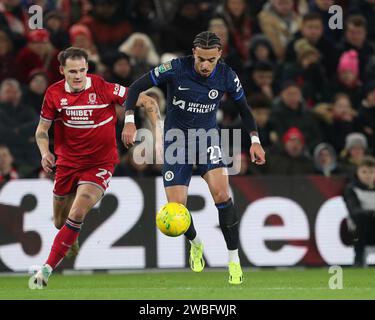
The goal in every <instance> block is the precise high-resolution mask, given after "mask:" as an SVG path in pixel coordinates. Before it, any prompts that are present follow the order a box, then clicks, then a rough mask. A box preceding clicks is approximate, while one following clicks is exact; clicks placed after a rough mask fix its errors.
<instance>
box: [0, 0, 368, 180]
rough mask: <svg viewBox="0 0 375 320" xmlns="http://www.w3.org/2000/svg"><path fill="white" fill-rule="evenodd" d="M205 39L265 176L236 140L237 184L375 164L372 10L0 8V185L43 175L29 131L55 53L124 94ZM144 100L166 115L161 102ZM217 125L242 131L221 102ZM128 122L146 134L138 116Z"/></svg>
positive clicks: (11, 2) (313, 0) (49, 3)
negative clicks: (81, 58)
mask: <svg viewBox="0 0 375 320" xmlns="http://www.w3.org/2000/svg"><path fill="white" fill-rule="evenodd" d="M33 4H36V5H39V6H41V7H42V8H43V27H44V29H39V30H30V29H29V27H28V19H29V14H28V8H29V7H30V6H31V5H33ZM334 4H337V5H340V6H341V7H342V9H343V13H344V22H343V29H342V30H340V29H330V28H329V24H328V21H329V19H330V17H331V16H332V14H330V13H329V12H328V9H329V7H330V6H332V5H334ZM203 30H211V31H213V32H215V33H216V34H217V35H218V36H219V37H220V38H221V41H222V44H223V59H224V60H225V61H226V63H227V64H228V65H230V66H231V67H232V68H233V69H234V70H235V71H236V72H237V74H238V75H239V77H240V79H241V82H242V85H243V87H244V89H245V92H246V94H247V98H248V101H249V103H250V105H251V107H252V110H253V114H254V116H255V118H256V120H257V123H258V127H259V133H260V138H261V141H262V144H263V146H264V148H265V149H266V151H267V164H266V165H265V166H263V167H257V168H255V166H251V165H250V162H249V158H248V148H249V146H250V140H249V138H248V137H247V135H246V134H245V133H244V135H243V137H242V152H241V153H238V154H236V155H234V159H235V165H238V166H239V167H240V175H259V174H273V175H278V174H282V175H293V174H321V175H325V176H331V175H348V174H351V173H352V172H354V170H355V169H354V168H355V166H356V164H358V163H360V162H361V160H362V159H363V157H365V156H366V155H374V150H375V51H374V48H375V0H363V1H349V0H347V1H345V0H342V1H333V0H269V1H264V0H211V1H209V0H207V1H195V0H180V1H178V0H133V1H131V0H129V1H116V0H55V1H54V0H39V1H28V0H2V1H1V2H0V186H1V184H3V183H5V182H6V181H8V180H10V179H16V178H21V177H22V178H35V177H43V176H44V173H43V172H42V170H41V167H40V155H39V152H38V149H37V146H36V143H35V139H34V132H35V129H36V126H37V123H38V121H39V112H40V108H41V105H42V101H43V96H44V93H45V91H46V89H47V87H48V86H49V85H50V84H52V83H54V82H55V81H58V80H60V79H62V76H61V75H60V74H59V71H58V62H57V54H58V52H59V51H60V50H62V49H64V48H67V47H69V46H77V47H81V48H84V49H86V50H87V51H88V53H89V58H90V62H89V72H91V73H96V74H99V75H101V76H103V77H104V78H105V79H106V80H107V81H110V82H116V83H119V84H121V85H124V86H129V85H130V84H131V83H132V82H133V81H134V80H135V79H137V77H139V76H140V75H142V74H143V73H145V72H147V71H149V70H150V69H151V68H152V67H154V66H156V65H158V64H160V63H163V62H166V61H168V60H170V59H172V58H174V57H178V56H182V55H189V54H191V46H192V40H193V38H194V36H195V35H196V34H198V33H199V32H201V31H203ZM148 94H149V95H151V96H152V97H154V98H155V99H156V100H157V101H158V103H159V106H160V109H161V112H162V116H164V115H165V91H163V90H160V89H158V88H153V89H151V90H150V91H149V92H148ZM217 117H218V123H219V124H220V126H221V128H231V129H235V128H241V126H242V124H241V120H240V117H239V113H238V110H237V109H236V106H235V105H234V104H233V102H232V101H231V99H229V98H228V97H225V98H224V100H223V102H222V104H221V106H220V109H219V111H218V114H217ZM120 118H121V116H120ZM136 122H137V126H138V127H147V126H149V124H148V121H147V120H146V118H145V116H144V113H143V112H142V111H141V110H138V114H137V117H136ZM122 123H123V122H122V121H119V124H118V138H120V132H121V129H122ZM243 132H245V131H243ZM119 153H120V158H121V163H120V165H119V166H118V168H117V170H116V172H115V175H129V176H150V175H159V174H160V167H158V166H156V165H147V164H145V165H138V164H136V163H135V162H134V161H133V157H132V156H131V154H132V150H130V151H127V150H125V149H124V148H123V146H122V143H121V141H120V139H119Z"/></svg>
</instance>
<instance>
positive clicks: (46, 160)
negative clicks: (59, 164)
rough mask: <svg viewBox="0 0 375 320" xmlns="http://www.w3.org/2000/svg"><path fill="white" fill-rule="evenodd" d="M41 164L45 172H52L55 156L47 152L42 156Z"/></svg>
mask: <svg viewBox="0 0 375 320" xmlns="http://www.w3.org/2000/svg"><path fill="white" fill-rule="evenodd" d="M41 163H42V167H43V170H44V171H45V172H48V173H49V172H52V171H53V168H54V166H55V156H54V155H53V154H52V153H51V152H47V153H45V154H44V155H43V156H42V161H41Z"/></svg>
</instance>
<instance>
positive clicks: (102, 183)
mask: <svg viewBox="0 0 375 320" xmlns="http://www.w3.org/2000/svg"><path fill="white" fill-rule="evenodd" d="M114 169H115V165H114V164H112V163H107V164H102V165H96V166H93V167H84V168H70V167H65V166H57V167H56V174H55V182H54V185H53V193H54V194H55V195H57V196H65V195H67V194H70V193H74V192H76V191H77V187H78V185H80V184H86V183H88V184H93V185H96V186H97V187H98V188H100V189H101V190H102V191H103V193H104V192H105V191H106V190H107V188H108V185H109V181H110V179H111V178H112V174H113V171H114Z"/></svg>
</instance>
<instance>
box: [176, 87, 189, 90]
mask: <svg viewBox="0 0 375 320" xmlns="http://www.w3.org/2000/svg"><path fill="white" fill-rule="evenodd" d="M178 90H181V91H183V90H190V88H183V87H181V86H178Z"/></svg>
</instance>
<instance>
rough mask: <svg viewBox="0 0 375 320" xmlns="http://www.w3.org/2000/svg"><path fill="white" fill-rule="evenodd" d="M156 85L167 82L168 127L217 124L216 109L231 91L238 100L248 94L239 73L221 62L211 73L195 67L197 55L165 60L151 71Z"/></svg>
mask: <svg viewBox="0 0 375 320" xmlns="http://www.w3.org/2000/svg"><path fill="white" fill-rule="evenodd" d="M150 77H151V79H152V82H153V83H154V85H155V86H159V85H161V84H164V83H166V84H167V112H166V118H165V122H164V129H165V130H169V129H173V128H178V129H182V130H187V129H190V128H192V129H200V128H203V129H206V130H209V129H211V128H217V121H216V112H217V110H218V107H219V104H220V101H221V98H222V97H223V95H224V93H225V92H228V93H229V94H230V95H231V96H232V98H233V99H234V100H239V99H241V98H242V97H243V95H244V90H243V88H242V85H241V82H240V80H239V78H238V76H237V75H236V73H235V72H234V71H233V70H232V69H231V68H230V67H229V66H228V65H226V64H225V63H224V62H219V63H218V64H217V65H216V67H215V69H214V70H213V72H212V73H211V75H210V76H209V77H203V76H201V75H199V74H198V73H197V72H196V71H195V69H194V58H193V56H188V57H182V58H178V59H174V60H171V61H169V62H166V63H163V64H161V65H160V66H158V67H155V68H154V69H153V70H151V71H150Z"/></svg>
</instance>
